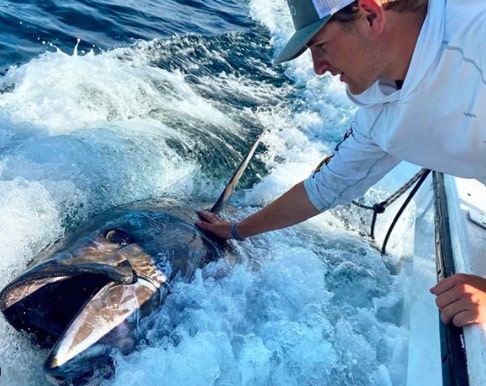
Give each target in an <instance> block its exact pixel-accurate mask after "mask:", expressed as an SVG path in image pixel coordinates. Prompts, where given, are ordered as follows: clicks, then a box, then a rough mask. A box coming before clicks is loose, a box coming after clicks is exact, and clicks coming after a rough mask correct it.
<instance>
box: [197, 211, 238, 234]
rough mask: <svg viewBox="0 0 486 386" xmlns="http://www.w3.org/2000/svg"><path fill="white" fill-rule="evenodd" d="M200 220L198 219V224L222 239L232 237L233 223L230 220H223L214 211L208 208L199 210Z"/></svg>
mask: <svg viewBox="0 0 486 386" xmlns="http://www.w3.org/2000/svg"><path fill="white" fill-rule="evenodd" d="M197 214H198V215H199V220H198V221H196V226H198V227H199V228H201V229H203V230H205V231H208V232H211V233H213V234H214V235H215V236H217V237H219V238H222V239H231V238H232V236H231V224H230V223H229V222H228V221H224V220H221V219H220V218H219V217H218V216H216V215H215V214H214V213H211V212H210V211H207V210H201V211H198V212H197Z"/></svg>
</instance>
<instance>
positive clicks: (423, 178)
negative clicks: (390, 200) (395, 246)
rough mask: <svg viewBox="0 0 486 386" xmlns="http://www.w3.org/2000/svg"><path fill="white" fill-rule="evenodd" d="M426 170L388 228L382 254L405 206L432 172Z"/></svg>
mask: <svg viewBox="0 0 486 386" xmlns="http://www.w3.org/2000/svg"><path fill="white" fill-rule="evenodd" d="M424 170H425V172H424V173H422V175H421V176H420V178H419V180H418V182H417V183H416V184H415V186H414V188H413V189H412V191H411V192H410V194H409V195H408V197H407V198H406V199H405V201H404V202H403V204H402V206H401V207H400V209H399V210H398V212H397V214H396V215H395V218H394V219H393V221H392V223H391V225H390V227H389V228H388V232H387V233H386V236H385V240H383V246H382V247H381V254H382V255H384V254H385V253H386V244H387V243H388V240H389V238H390V235H391V233H392V231H393V228H394V227H395V225H396V223H397V222H398V219H399V218H400V216H401V215H402V213H403V211H404V210H405V208H406V207H407V205H408V204H409V202H410V201H411V200H412V198H413V196H415V193H417V191H418V190H419V188H420V187H421V186H422V184H423V182H424V181H425V179H426V178H427V176H428V175H429V174H430V170H428V169H424Z"/></svg>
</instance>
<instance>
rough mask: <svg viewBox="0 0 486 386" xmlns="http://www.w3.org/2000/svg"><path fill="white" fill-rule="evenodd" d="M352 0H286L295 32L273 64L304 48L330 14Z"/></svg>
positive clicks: (289, 58) (298, 53) (294, 54)
mask: <svg viewBox="0 0 486 386" xmlns="http://www.w3.org/2000/svg"><path fill="white" fill-rule="evenodd" d="M353 1H354V0H287V3H288V5H289V9H290V14H291V15H292V20H293V22H294V27H295V33H294V34H293V35H292V37H291V38H290V40H289V41H288V42H287V44H286V45H285V47H284V48H283V49H282V51H280V53H279V54H278V55H277V57H276V58H275V59H274V60H273V62H274V63H275V64H278V63H282V62H285V61H287V60H292V59H295V58H296V57H298V56H299V55H301V54H302V53H303V52H304V51H305V50H306V48H307V47H306V45H307V43H309V41H310V40H311V39H312V38H313V37H314V36H315V35H316V34H317V33H318V32H319V31H320V29H321V28H322V27H324V25H325V24H326V23H327V22H328V21H329V19H330V18H331V16H332V15H334V14H335V13H336V12H338V11H339V10H341V9H343V8H344V7H346V6H348V5H349V4H351V3H352V2H353Z"/></svg>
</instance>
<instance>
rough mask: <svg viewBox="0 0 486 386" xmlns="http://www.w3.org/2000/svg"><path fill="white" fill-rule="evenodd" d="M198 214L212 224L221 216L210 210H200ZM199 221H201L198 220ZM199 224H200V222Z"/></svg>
mask: <svg viewBox="0 0 486 386" xmlns="http://www.w3.org/2000/svg"><path fill="white" fill-rule="evenodd" d="M197 214H198V215H199V217H201V218H202V219H203V220H205V221H207V222H209V223H211V224H214V223H217V222H219V221H220V219H219V217H218V216H216V215H215V214H214V213H212V212H210V211H208V210H199V211H197ZM198 223H199V221H198ZM198 225H199V224H198Z"/></svg>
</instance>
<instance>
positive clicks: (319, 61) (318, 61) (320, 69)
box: [310, 48, 329, 75]
mask: <svg viewBox="0 0 486 386" xmlns="http://www.w3.org/2000/svg"><path fill="white" fill-rule="evenodd" d="M319 51H321V50H317V49H312V48H310V52H311V55H312V63H313V65H314V72H315V73H316V74H317V75H324V74H325V72H326V71H327V69H328V68H329V62H328V61H326V60H324V58H323V55H322V52H319Z"/></svg>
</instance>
